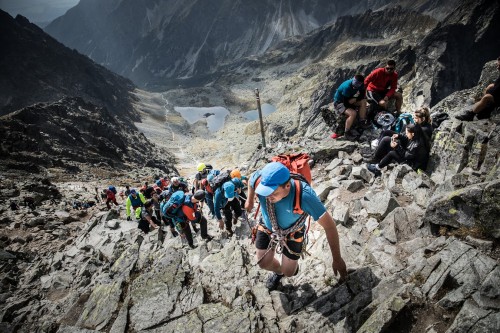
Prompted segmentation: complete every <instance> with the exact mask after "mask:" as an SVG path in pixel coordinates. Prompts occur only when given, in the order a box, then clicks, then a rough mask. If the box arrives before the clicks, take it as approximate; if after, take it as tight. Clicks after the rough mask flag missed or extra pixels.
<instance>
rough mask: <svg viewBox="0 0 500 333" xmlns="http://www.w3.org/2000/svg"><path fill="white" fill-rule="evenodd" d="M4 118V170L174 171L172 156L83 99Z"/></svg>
mask: <svg viewBox="0 0 500 333" xmlns="http://www.w3.org/2000/svg"><path fill="white" fill-rule="evenodd" d="M0 119H1V125H0V136H1V137H2V144H1V146H0V152H1V154H2V156H3V161H2V163H1V164H0V169H1V170H4V171H5V170H8V169H20V170H27V169H28V170H31V171H34V172H42V171H43V170H44V169H46V168H60V169H63V170H66V171H67V172H70V173H78V172H81V171H82V170H87V168H88V167H99V168H109V169H111V170H123V169H127V168H128V167H129V166H130V165H140V166H148V167H156V168H159V169H162V170H163V171H164V172H167V173H170V172H174V171H175V168H174V167H173V164H174V163H175V161H174V160H173V159H172V158H171V156H170V155H169V154H168V153H166V152H165V151H162V150H159V149H157V148H156V147H155V146H154V145H152V144H151V142H150V141H149V140H148V139H146V137H145V136H144V135H143V134H142V133H140V132H138V131H137V129H136V128H135V127H133V126H132V125H130V124H126V123H125V122H123V121H122V120H121V119H120V118H118V117H116V116H115V115H113V114H111V113H110V112H109V111H107V109H106V108H99V107H96V106H95V105H93V104H91V103H86V102H84V101H83V100H82V99H80V98H69V97H67V98H64V99H62V100H60V101H57V102H54V103H47V104H35V105H33V106H30V107H27V108H24V109H21V110H19V111H16V112H12V113H10V114H8V115H5V116H2V117H0Z"/></svg>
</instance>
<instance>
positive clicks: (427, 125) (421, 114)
mask: <svg viewBox="0 0 500 333" xmlns="http://www.w3.org/2000/svg"><path fill="white" fill-rule="evenodd" d="M413 119H414V120H415V124H418V125H419V126H420V127H421V128H422V132H423V133H424V134H425V135H426V136H427V138H426V139H427V141H429V140H430V139H431V138H432V131H433V130H434V128H433V127H432V119H431V112H430V110H429V108H427V107H423V108H420V109H418V110H417V111H415V113H414V114H413Z"/></svg>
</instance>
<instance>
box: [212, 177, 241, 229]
mask: <svg viewBox="0 0 500 333" xmlns="http://www.w3.org/2000/svg"><path fill="white" fill-rule="evenodd" d="M221 209H222V210H223V211H224V218H225V224H226V231H227V233H228V236H229V237H231V236H232V235H233V224H236V222H237V221H238V217H240V216H241V214H242V211H241V206H240V202H239V200H238V191H237V189H236V187H235V186H234V183H233V182H232V181H231V180H229V181H227V182H225V183H224V184H223V185H222V186H221V187H219V188H217V189H216V190H215V195H214V210H215V217H216V218H217V221H218V222H219V229H221V230H223V229H224V222H223V221H222V215H221V213H220V210H221ZM233 213H234V215H233Z"/></svg>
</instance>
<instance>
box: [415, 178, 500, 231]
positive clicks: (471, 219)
mask: <svg viewBox="0 0 500 333" xmlns="http://www.w3.org/2000/svg"><path fill="white" fill-rule="evenodd" d="M499 184H500V182H499V181H494V182H491V183H481V184H477V185H471V186H468V187H465V188H463V189H459V190H456V191H452V192H448V193H445V194H444V195H441V196H439V197H437V198H434V200H432V202H431V203H430V205H429V207H428V208H427V210H426V212H425V216H424V221H425V222H428V223H434V224H439V225H448V226H452V227H455V228H459V227H461V226H465V227H468V228H472V227H475V226H480V227H482V228H484V229H485V232H487V233H488V234H490V235H492V236H493V237H495V238H498V237H499V236H500V230H499V226H498V223H496V222H495V221H496V220H497V219H496V216H499V215H498V214H499V212H500V210H499V202H498V195H499V193H498V190H499V188H500V187H499ZM484 191H487V193H486V194H484Z"/></svg>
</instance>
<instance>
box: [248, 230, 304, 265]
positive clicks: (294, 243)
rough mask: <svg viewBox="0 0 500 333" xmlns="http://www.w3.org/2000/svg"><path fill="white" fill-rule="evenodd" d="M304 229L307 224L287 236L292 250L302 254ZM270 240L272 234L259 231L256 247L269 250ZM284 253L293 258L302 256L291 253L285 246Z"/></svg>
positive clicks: (287, 243)
mask: <svg viewBox="0 0 500 333" xmlns="http://www.w3.org/2000/svg"><path fill="white" fill-rule="evenodd" d="M304 231H305V226H303V227H302V228H301V229H299V230H297V231H295V232H294V233H292V234H290V235H288V236H287V242H286V245H288V247H289V248H290V250H292V251H293V252H295V253H299V254H300V253H301V252H302V243H304ZM270 242H271V236H270V235H269V234H268V233H266V232H264V231H262V230H258V231H257V236H256V238H255V247H256V248H257V249H258V250H267V248H268V246H269V243H270ZM283 255H285V256H286V257H287V258H290V259H292V260H299V258H300V256H297V255H295V254H292V253H290V252H289V251H288V249H287V248H286V247H283Z"/></svg>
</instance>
